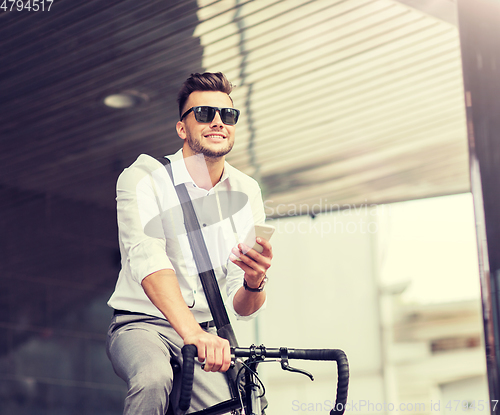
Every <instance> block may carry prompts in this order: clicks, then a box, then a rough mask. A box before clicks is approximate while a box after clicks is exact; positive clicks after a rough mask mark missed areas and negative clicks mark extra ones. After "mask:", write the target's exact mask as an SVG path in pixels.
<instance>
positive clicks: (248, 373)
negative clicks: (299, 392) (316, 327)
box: [179, 344, 349, 415]
mask: <svg viewBox="0 0 500 415" xmlns="http://www.w3.org/2000/svg"><path fill="white" fill-rule="evenodd" d="M182 354H183V359H184V363H183V378H182V384H181V398H180V401H179V407H180V408H181V410H184V411H185V410H187V409H188V408H189V404H190V401H191V390H192V387H193V371H194V358H195V356H196V355H197V350H196V346H194V345H191V344H190V345H186V346H184V347H183V348H182ZM231 355H232V359H231V360H232V362H233V364H237V362H239V363H240V364H243V368H240V369H239V370H238V372H240V371H241V370H244V371H245V386H244V389H245V401H244V402H243V408H242V405H241V401H240V399H239V398H232V399H230V400H227V401H224V402H221V403H219V404H217V405H214V406H211V407H208V408H205V409H203V410H201V411H197V412H193V413H191V414H190V415H219V414H224V413H227V412H231V411H234V410H237V409H241V410H242V412H241V414H242V415H261V413H262V408H261V399H260V398H261V394H260V391H261V388H260V386H259V384H258V383H257V382H256V381H257V380H258V381H259V382H260V380H259V379H258V377H257V366H258V364H259V363H262V362H264V361H266V359H267V360H269V359H273V360H274V361H280V362H281V367H282V369H283V370H287V371H290V372H296V373H302V374H304V375H306V376H308V377H309V378H310V379H311V380H314V378H313V376H312V375H311V374H310V373H308V372H306V371H304V370H301V369H295V368H293V367H291V366H290V365H289V362H288V359H299V360H320V361H327V360H330V361H331V360H335V361H336V362H337V372H338V375H337V378H338V380H337V393H336V399H335V406H334V408H333V409H332V410H331V411H330V415H342V414H343V413H344V411H345V404H346V402H347V389H348V384H349V363H348V361H347V356H346V355H345V353H344V352H343V351H342V350H340V349H287V348H285V347H281V348H279V349H266V347H265V346H263V345H261V346H258V347H256V346H255V345H252V346H250V347H248V348H240V347H231ZM240 358H247V360H246V361H245V362H242V361H241V360H240ZM238 379H239V376H237V380H238ZM238 389H239V385H238ZM262 396H263V394H262Z"/></svg>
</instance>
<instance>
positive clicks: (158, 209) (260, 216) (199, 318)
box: [107, 73, 272, 415]
mask: <svg viewBox="0 0 500 415" xmlns="http://www.w3.org/2000/svg"><path fill="white" fill-rule="evenodd" d="M231 89H232V85H231V84H230V83H229V82H228V80H227V79H226V78H225V76H224V75H223V74H222V73H204V74H192V75H191V76H190V78H188V79H187V80H186V82H185V83H184V85H183V87H182V89H181V90H180V92H179V96H178V102H179V115H180V121H179V122H178V123H177V126H176V128H177V134H178V135H179V137H180V138H181V139H182V140H184V143H183V147H182V149H181V150H179V152H177V153H176V154H174V155H172V156H168V158H169V159H170V161H171V166H172V174H173V181H174V183H172V180H171V179H170V176H169V175H168V172H167V171H166V169H165V167H164V166H163V164H162V163H160V162H159V161H158V160H156V159H154V158H152V157H150V156H147V155H141V156H139V158H138V159H137V160H136V161H135V162H134V163H133V164H132V165H131V166H130V167H129V168H128V169H125V170H124V171H123V173H122V174H121V175H120V177H119V179H118V182H117V211H118V228H119V242H120V252H121V256H122V269H121V271H120V275H119V278H118V282H117V285H116V288H115V291H114V293H113V295H112V296H111V298H110V300H109V302H108V304H109V305H110V306H111V307H112V308H114V309H115V312H114V317H113V320H112V322H111V325H110V328H109V332H108V343H107V351H108V356H109V358H110V360H111V362H112V364H113V368H114V370H115V372H116V373H117V374H118V376H120V377H121V378H122V379H123V380H125V382H127V385H128V394H127V397H126V400H125V410H124V414H127V415H138V414H142V415H149V414H158V415H160V414H161V415H164V414H165V411H166V409H167V407H168V405H169V399H170V398H171V402H170V404H171V405H172V406H173V409H174V411H176V412H177V410H178V409H177V399H178V395H177V393H178V388H177V387H174V379H173V371H172V367H171V364H170V359H171V358H173V359H175V360H177V361H179V362H180V361H181V359H182V356H181V355H180V349H181V348H182V346H183V345H184V344H194V345H196V346H197V349H198V360H199V364H197V365H196V367H195V380H194V385H193V395H192V400H191V408H190V409H189V410H188V412H194V411H196V410H200V409H203V408H205V407H207V406H211V405H214V404H216V403H218V402H220V401H223V400H226V399H229V398H230V392H229V388H228V385H227V381H226V378H225V375H224V373H222V372H225V371H226V370H228V368H229V365H230V347H229V342H228V341H227V340H225V339H223V338H220V337H218V336H217V335H216V331H215V328H214V327H213V322H212V321H211V320H212V317H211V314H210V310H209V307H208V303H207V300H206V297H205V294H204V292H203V288H202V285H201V281H200V279H199V276H198V271H201V270H197V269H196V266H195V263H194V259H193V256H192V253H191V249H190V246H189V242H188V239H187V236H186V231H185V228H184V222H183V215H182V209H180V206H179V200H178V198H177V195H176V192H175V189H174V185H179V184H183V183H184V184H185V186H186V188H187V190H188V193H189V195H190V197H191V199H192V200H193V205H194V207H195V210H196V213H197V217H198V220H199V222H200V227H201V228H202V231H203V236H204V239H205V242H206V245H207V248H208V251H209V254H210V260H211V262H212V266H213V268H214V271H215V274H216V278H217V281H218V283H219V286H220V288H221V291H223V288H224V287H225V291H226V293H227V296H228V299H227V302H226V307H227V308H228V309H229V310H230V311H231V312H233V313H234V314H235V315H236V316H237V318H240V319H249V318H252V317H254V316H255V315H256V314H257V313H258V311H259V310H261V309H262V308H263V306H264V305H265V301H266V294H265V291H264V289H263V288H264V284H265V282H266V280H267V278H266V272H267V269H268V268H269V267H270V265H271V259H272V249H271V245H270V244H269V242H268V241H266V240H263V239H260V238H258V239H257V242H258V243H259V244H260V245H262V247H263V252H262V253H261V254H259V253H257V252H256V251H255V250H253V249H250V250H249V248H248V247H246V246H244V245H243V244H241V243H239V241H241V240H243V239H244V237H245V235H246V233H247V232H249V231H250V230H251V229H253V226H254V224H257V223H263V222H264V220H265V214H264V207H263V203H262V197H261V195H260V189H259V186H258V184H257V182H256V181H254V180H253V179H251V178H250V177H248V176H246V175H245V174H243V173H242V172H240V171H238V170H236V169H235V168H233V167H232V166H230V165H229V164H228V163H227V162H226V161H225V156H226V154H228V153H229V152H230V151H231V149H232V147H233V144H234V139H235V124H236V122H237V120H238V116H239V111H238V110H235V109H234V108H233V103H232V99H231V98H230V97H229V94H230V92H231ZM244 252H245V254H243V253H244ZM201 362H203V363H204V368H202V366H201ZM175 386H178V385H177V379H176V382H175ZM169 395H170V398H169Z"/></svg>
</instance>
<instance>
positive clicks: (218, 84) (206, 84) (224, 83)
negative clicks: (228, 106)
mask: <svg viewBox="0 0 500 415" xmlns="http://www.w3.org/2000/svg"><path fill="white" fill-rule="evenodd" d="M232 90H233V85H232V84H231V82H229V81H228V80H227V78H226V76H225V75H224V74H223V73H222V72H217V73H211V72H205V73H192V74H191V76H190V77H189V78H188V79H186V81H185V82H184V84H183V85H182V88H181V90H180V91H179V94H178V95H177V102H178V103H179V118H180V117H182V110H183V108H184V105H186V101H187V100H188V98H189V95H190V94H191V92H194V91H220V92H224V93H226V94H228V95H229V94H230V93H231V91H232ZM229 98H231V97H229ZM231 101H232V99H231Z"/></svg>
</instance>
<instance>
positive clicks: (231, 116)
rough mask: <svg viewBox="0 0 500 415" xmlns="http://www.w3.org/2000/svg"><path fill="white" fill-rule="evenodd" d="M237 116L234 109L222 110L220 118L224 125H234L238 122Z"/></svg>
mask: <svg viewBox="0 0 500 415" xmlns="http://www.w3.org/2000/svg"><path fill="white" fill-rule="evenodd" d="M238 115H239V113H238V111H237V110H235V109H234V108H222V109H221V114H220V117H221V119H222V122H223V123H224V124H227V125H234V124H236V123H237V122H238Z"/></svg>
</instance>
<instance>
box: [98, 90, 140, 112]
mask: <svg viewBox="0 0 500 415" xmlns="http://www.w3.org/2000/svg"><path fill="white" fill-rule="evenodd" d="M148 101H149V97H148V96H147V95H146V94H143V93H141V92H138V91H124V92H120V93H119V94H112V95H108V96H107V97H105V98H104V104H105V105H106V106H108V107H111V108H132V107H138V106H139V105H143V104H144V103H146V102H148Z"/></svg>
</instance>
